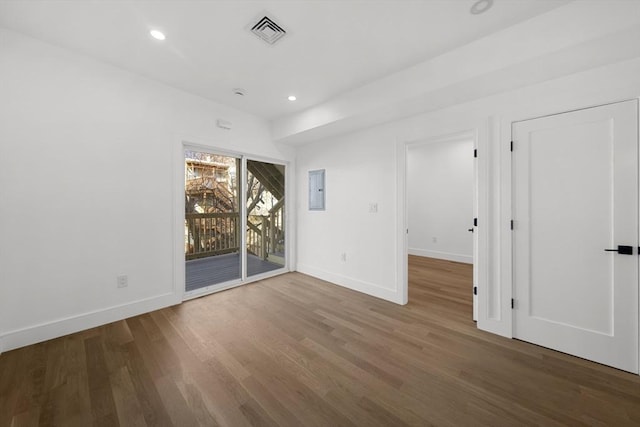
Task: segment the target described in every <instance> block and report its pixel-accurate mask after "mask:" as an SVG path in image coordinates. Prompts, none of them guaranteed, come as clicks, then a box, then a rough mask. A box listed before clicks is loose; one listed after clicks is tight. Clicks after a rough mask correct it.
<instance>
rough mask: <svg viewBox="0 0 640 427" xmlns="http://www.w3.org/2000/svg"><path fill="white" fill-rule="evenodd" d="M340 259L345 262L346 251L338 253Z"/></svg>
mask: <svg viewBox="0 0 640 427" xmlns="http://www.w3.org/2000/svg"><path fill="white" fill-rule="evenodd" d="M340 261H342V262H347V253H346V252H342V253H341V254H340Z"/></svg>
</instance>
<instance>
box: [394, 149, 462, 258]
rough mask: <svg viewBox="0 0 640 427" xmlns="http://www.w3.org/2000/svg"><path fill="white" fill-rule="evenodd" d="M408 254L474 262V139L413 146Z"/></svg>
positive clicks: (409, 167)
mask: <svg viewBox="0 0 640 427" xmlns="http://www.w3.org/2000/svg"><path fill="white" fill-rule="evenodd" d="M407 210H408V212H407V216H408V223H409V254H410V255H418V256H425V257H431V258H438V259H445V260H450V261H458V262H466V263H469V264H471V263H473V236H472V234H471V233H470V232H469V231H468V229H469V228H470V227H472V225H473V220H472V219H473V140H459V141H455V140H454V141H445V142H438V141H436V142H426V143H416V144H411V145H409V146H408V150H407Z"/></svg>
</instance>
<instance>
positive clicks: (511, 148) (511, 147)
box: [509, 141, 513, 151]
mask: <svg viewBox="0 0 640 427" xmlns="http://www.w3.org/2000/svg"><path fill="white" fill-rule="evenodd" d="M509 149H510V150H511V151H513V141H511V146H510V147H509Z"/></svg>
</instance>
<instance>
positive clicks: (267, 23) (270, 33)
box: [251, 16, 287, 44]
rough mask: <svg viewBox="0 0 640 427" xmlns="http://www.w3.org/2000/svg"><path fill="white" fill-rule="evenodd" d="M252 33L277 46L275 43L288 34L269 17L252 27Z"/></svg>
mask: <svg viewBox="0 0 640 427" xmlns="http://www.w3.org/2000/svg"><path fill="white" fill-rule="evenodd" d="M251 32H252V33H253V34H255V35H256V36H258V37H260V38H261V39H262V40H264V41H266V42H267V43H269V44H275V42H277V41H278V40H280V39H281V38H282V37H284V35H285V34H287V32H286V31H285V30H284V29H282V27H281V26H280V25H278V24H276V23H275V22H274V21H273V20H272V19H271V18H269V17H268V16H264V17H263V18H261V19H260V20H259V21H258V22H257V23H256V24H255V25H254V26H253V27H251Z"/></svg>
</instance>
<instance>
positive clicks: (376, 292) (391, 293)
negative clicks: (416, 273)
mask: <svg viewBox="0 0 640 427" xmlns="http://www.w3.org/2000/svg"><path fill="white" fill-rule="evenodd" d="M297 271H298V272H300V273H304V274H307V275H309V276H313V277H315V278H317V279H321V280H326V281H327V282H331V283H334V284H336V285H339V286H343V287H345V288H349V289H352V290H354V291H358V292H362V293H363V294H367V295H371V296H374V297H376V298H380V299H383V300H387V301H391V302H393V303H396V304H402V295H401V292H400V291H399V290H398V289H397V287H396V289H388V288H383V287H381V286H379V285H376V284H373V283H368V282H364V281H362V280H358V279H354V278H352V277H347V276H342V275H340V274H336V273H331V272H329V271H326V270H322V269H320V268H316V267H312V266H310V265H306V264H300V263H298V268H297Z"/></svg>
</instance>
